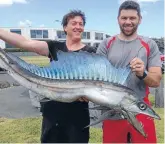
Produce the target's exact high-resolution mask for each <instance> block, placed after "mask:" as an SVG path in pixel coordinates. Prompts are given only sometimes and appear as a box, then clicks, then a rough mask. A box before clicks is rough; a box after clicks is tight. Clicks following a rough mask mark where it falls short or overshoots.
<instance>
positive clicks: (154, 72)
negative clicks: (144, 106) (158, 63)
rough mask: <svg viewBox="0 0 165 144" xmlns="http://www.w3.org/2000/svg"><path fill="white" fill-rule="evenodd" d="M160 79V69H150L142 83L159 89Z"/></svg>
mask: <svg viewBox="0 0 165 144" xmlns="http://www.w3.org/2000/svg"><path fill="white" fill-rule="evenodd" d="M161 79H162V72H161V68H160V67H150V68H149V70H148V74H147V76H146V77H145V78H144V82H145V84H146V85H148V86H149V87H159V85H160V81H161Z"/></svg>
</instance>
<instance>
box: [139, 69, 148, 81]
mask: <svg viewBox="0 0 165 144" xmlns="http://www.w3.org/2000/svg"><path fill="white" fill-rule="evenodd" d="M147 74H148V72H147V71H146V70H145V71H144V73H143V76H137V77H138V78H139V79H140V80H143V79H144V78H145V77H146V76H147Z"/></svg>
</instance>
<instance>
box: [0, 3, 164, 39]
mask: <svg viewBox="0 0 165 144" xmlns="http://www.w3.org/2000/svg"><path fill="white" fill-rule="evenodd" d="M123 1H124V0H81V1H80V0H0V18H1V22H0V27H28V26H31V27H46V28H62V26H61V23H60V21H61V20H62V17H63V15H65V14H66V13H67V12H69V11H70V10H73V9H78V10H82V11H83V12H84V13H85V15H86V21H87V23H86V25H85V30H97V31H102V32H105V33H107V34H109V35H116V34H118V33H119V32H120V29H119V26H118V23H117V13H118V8H119V6H120V4H121V3H122V2H123ZM137 1H138V2H139V3H140V6H141V11H142V16H143V19H142V23H141V24H140V26H139V29H138V33H139V34H140V35H144V36H149V37H156V38H159V37H164V0H137Z"/></svg>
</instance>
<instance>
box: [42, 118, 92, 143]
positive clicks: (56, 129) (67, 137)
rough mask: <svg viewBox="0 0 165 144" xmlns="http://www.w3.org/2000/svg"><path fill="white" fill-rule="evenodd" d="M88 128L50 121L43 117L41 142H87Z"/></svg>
mask: <svg viewBox="0 0 165 144" xmlns="http://www.w3.org/2000/svg"><path fill="white" fill-rule="evenodd" d="M88 141H89V128H85V129H84V128H83V127H78V126H75V125H66V124H61V123H60V122H59V123H56V124H55V125H52V123H51V122H50V121H49V120H48V119H47V118H45V117H43V123H42V133H41V143H88Z"/></svg>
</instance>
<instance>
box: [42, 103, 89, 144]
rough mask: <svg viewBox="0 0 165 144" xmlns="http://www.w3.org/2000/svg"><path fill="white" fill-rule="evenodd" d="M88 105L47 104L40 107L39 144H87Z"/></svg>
mask: <svg viewBox="0 0 165 144" xmlns="http://www.w3.org/2000/svg"><path fill="white" fill-rule="evenodd" d="M87 108H88V104H87V103H82V102H76V103H72V104H64V103H57V102H49V103H47V104H44V105H42V113H43V120H42V129H41V143H88V142H89V128H84V127H85V126H87V125H88V124H89V120H90V118H89V111H88V109H87Z"/></svg>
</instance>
